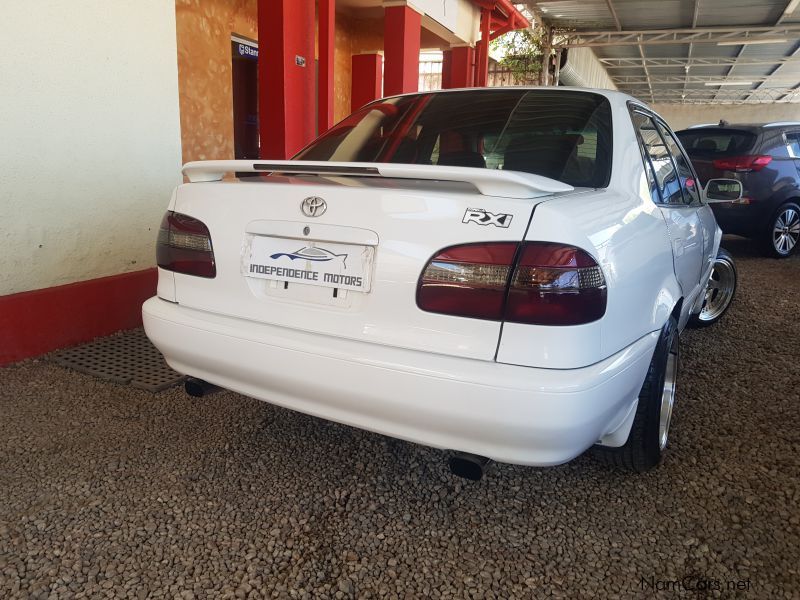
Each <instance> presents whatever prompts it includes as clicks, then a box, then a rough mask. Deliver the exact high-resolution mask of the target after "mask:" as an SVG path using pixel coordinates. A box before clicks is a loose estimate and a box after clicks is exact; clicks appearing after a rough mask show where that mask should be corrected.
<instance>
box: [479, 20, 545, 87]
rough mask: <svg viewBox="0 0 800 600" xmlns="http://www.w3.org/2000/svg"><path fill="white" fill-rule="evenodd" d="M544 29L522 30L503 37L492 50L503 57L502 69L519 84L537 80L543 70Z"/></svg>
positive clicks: (492, 46)
mask: <svg viewBox="0 0 800 600" xmlns="http://www.w3.org/2000/svg"><path fill="white" fill-rule="evenodd" d="M541 33H542V29H541V28H539V27H536V28H535V29H520V30H517V31H511V32H509V33H507V34H505V35H501V36H500V37H499V38H497V39H496V40H493V41H492V42H491V49H492V50H493V51H495V52H497V53H499V54H501V55H502V56H503V58H501V59H500V67H501V69H502V70H504V71H510V72H511V73H512V75H513V76H514V79H516V80H517V81H518V82H520V83H523V82H527V81H529V80H532V79H536V78H537V77H538V76H539V73H540V72H541V70H542V47H543V46H544V43H543V41H542V37H541Z"/></svg>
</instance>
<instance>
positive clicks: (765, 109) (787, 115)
mask: <svg viewBox="0 0 800 600" xmlns="http://www.w3.org/2000/svg"><path fill="white" fill-rule="evenodd" d="M652 106H653V110H655V111H656V112H657V113H658V114H660V115H661V116H662V117H664V119H666V121H667V123H669V125H670V127H672V128H673V129H684V128H686V127H690V126H691V125H699V124H701V123H718V122H719V120H720V119H725V120H726V121H728V122H730V123H769V122H771V121H800V104H716V105H706V104H653V105H652Z"/></svg>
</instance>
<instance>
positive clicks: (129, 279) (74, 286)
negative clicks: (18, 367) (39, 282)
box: [0, 268, 158, 365]
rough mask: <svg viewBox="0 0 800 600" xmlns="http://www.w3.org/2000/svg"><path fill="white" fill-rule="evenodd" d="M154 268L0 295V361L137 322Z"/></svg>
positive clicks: (153, 286)
mask: <svg viewBox="0 0 800 600" xmlns="http://www.w3.org/2000/svg"><path fill="white" fill-rule="evenodd" d="M157 280H158V273H157V271H156V269H154V268H153V269H147V270H144V271H136V272H134V273H123V274H121V275H112V276H111V277H101V278H99V279H90V280H89V281H80V282H78V283H71V284H68V285H60V286H57V287H51V288H45V289H41V290H33V291H30V292H21V293H19V294H10V295H8V296H0V365H4V364H8V363H11V362H16V361H18V360H22V359H24V358H29V357H32V356H38V355H40V354H44V353H45V352H50V351H51V350H56V349H58V348H64V347H67V346H74V345H76V344H80V343H83V342H88V341H90V340H92V339H94V338H96V337H100V336H103V335H109V334H111V333H114V332H115V331H120V330H124V329H133V328H135V327H139V326H141V324H142V303H143V302H144V301H145V300H147V299H148V298H150V297H152V296H154V295H155V293H156V284H157Z"/></svg>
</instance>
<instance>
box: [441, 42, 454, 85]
mask: <svg viewBox="0 0 800 600" xmlns="http://www.w3.org/2000/svg"><path fill="white" fill-rule="evenodd" d="M452 75H453V51H452V50H445V51H444V52H442V89H443V90H449V89H450V88H452V87H453V85H452V82H451V79H452Z"/></svg>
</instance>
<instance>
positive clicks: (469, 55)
mask: <svg viewBox="0 0 800 600" xmlns="http://www.w3.org/2000/svg"><path fill="white" fill-rule="evenodd" d="M447 53H449V54H450V55H451V56H450V61H449V65H447V63H445V65H444V66H443V67H442V68H443V69H445V68H447V67H448V66H449V69H448V70H449V72H448V74H447V77H443V79H442V88H443V89H452V88H466V87H472V86H473V85H475V77H474V74H475V50H474V49H473V48H472V47H470V46H459V47H457V48H453V49H452V50H448V51H447ZM445 82H446V83H445Z"/></svg>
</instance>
